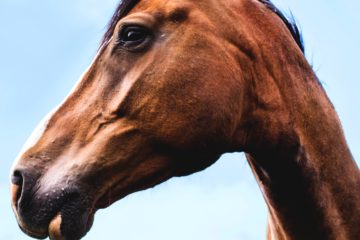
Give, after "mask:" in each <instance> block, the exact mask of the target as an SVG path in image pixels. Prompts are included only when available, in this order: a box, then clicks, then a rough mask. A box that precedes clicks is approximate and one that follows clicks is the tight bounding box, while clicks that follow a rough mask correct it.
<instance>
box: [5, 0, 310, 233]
mask: <svg viewBox="0 0 360 240" xmlns="http://www.w3.org/2000/svg"><path fill="white" fill-rule="evenodd" d="M269 39H271V43H270V42H269ZM260 43H261V44H260ZM285 45H286V46H288V47H291V48H293V49H294V51H293V52H295V54H294V56H298V57H299V58H303V55H302V53H301V51H300V49H299V48H298V46H297V45H296V42H295V41H294V39H293V38H292V36H291V34H290V32H289V31H288V30H287V29H286V26H285V25H284V24H283V22H282V21H281V19H279V18H278V16H276V14H274V13H273V12H271V11H269V9H268V8H267V7H266V6H265V5H264V4H263V3H261V2H260V1H252V0H236V1H235V0H233V1H227V0H226V1H206V0H202V1H191V0H186V1H166V0H152V1H135V0H133V1H129V0H125V1H123V2H122V3H121V4H120V5H119V8H118V9H117V11H116V13H115V15H114V17H113V19H112V21H111V23H110V26H109V30H108V31H107V33H106V34H105V37H104V40H103V42H102V44H101V47H100V48H99V51H98V54H97V56H96V57H95V59H94V61H93V63H92V64H91V66H90V67H89V69H88V70H87V71H86V72H85V74H84V75H83V76H82V77H81V79H80V81H79V82H78V84H77V85H76V86H75V88H74V90H73V91H72V92H71V93H70V95H69V96H68V97H67V98H66V99H65V100H64V102H63V103H62V104H61V105H60V106H59V107H58V108H56V109H55V110H54V111H53V112H52V113H51V114H49V115H48V117H46V119H45V120H44V121H43V122H42V123H41V124H40V126H39V128H38V129H37V130H36V131H35V132H34V135H33V137H31V138H30V140H29V142H28V143H27V144H26V146H25V147H24V150H23V151H22V153H21V154H20V155H19V157H18V159H17V160H16V162H15V163H14V166H13V173H12V205H13V209H14V212H15V215H16V217H17V220H18V223H19V225H20V227H21V228H22V229H23V231H24V232H26V233H27V234H29V235H30V236H33V237H37V238H45V237H47V236H48V235H50V237H51V238H56V239H61V238H65V239H79V238H81V237H82V236H84V235H85V234H86V232H87V231H88V230H89V229H90V228H91V225H92V222H93V217H94V214H95V212H96V211H97V210H98V209H101V208H106V207H107V206H109V205H110V204H112V203H113V202H115V201H117V200H119V199H121V198H123V197H125V196H126V195H128V194H130V193H133V192H135V191H139V190H143V189H147V188H150V187H153V186H155V185H157V184H159V183H161V182H163V181H165V180H167V179H169V178H171V177H174V176H184V175H188V174H191V173H194V172H197V171H200V170H202V169H204V168H206V167H208V166H210V165H211V164H212V163H214V162H215V161H216V160H217V159H218V158H219V157H220V156H221V154H223V153H225V152H233V151H244V150H246V147H247V143H248V141H249V139H251V138H252V136H254V135H256V130H257V127H258V126H260V124H258V125H257V122H258V118H257V117H255V116H256V113H254V112H253V111H251V110H252V109H253V104H254V102H257V104H262V103H263V102H266V103H271V104H270V106H272V107H274V108H276V107H277V102H278V99H280V97H279V95H277V93H278V92H277V91H275V93H274V92H273V93H272V94H273V95H271V96H270V95H269V94H268V93H267V92H268V91H265V89H263V91H257V93H256V94H257V95H256V96H255V93H254V92H255V91H251V89H252V88H254V87H255V86H254V84H255V80H257V79H259V78H261V76H262V75H264V74H267V72H266V71H265V70H264V68H263V67H258V65H257V64H261V66H263V65H264V64H265V63H268V64H271V63H270V62H271V61H270V60H271V59H270V58H267V57H266V56H265V55H266V54H270V53H274V50H275V49H281V48H282V47H283V46H285ZM263 49H267V50H266V52H264V50H263ZM264 54H265V55H264ZM271 87H272V86H270V88H271ZM257 90H258V88H257ZM266 121H267V123H268V124H269V125H271V124H272V120H270V118H269V119H266ZM269 125H268V126H269ZM251 126H252V127H251ZM259 132H260V130H259Z"/></svg>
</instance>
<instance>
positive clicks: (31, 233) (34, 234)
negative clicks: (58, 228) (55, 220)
mask: <svg viewBox="0 0 360 240" xmlns="http://www.w3.org/2000/svg"><path fill="white" fill-rule="evenodd" d="M18 225H19V227H20V229H21V231H23V232H24V233H25V234H27V235H28V236H30V237H32V238H37V239H45V238H47V236H48V231H47V230H44V232H37V231H34V230H30V229H29V228H27V227H25V226H23V223H22V222H21V221H19V223H18Z"/></svg>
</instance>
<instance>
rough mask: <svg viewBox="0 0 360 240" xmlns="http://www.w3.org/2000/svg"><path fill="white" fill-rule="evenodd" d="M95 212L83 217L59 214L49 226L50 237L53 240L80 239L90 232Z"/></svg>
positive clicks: (85, 214)
mask: <svg viewBox="0 0 360 240" xmlns="http://www.w3.org/2000/svg"><path fill="white" fill-rule="evenodd" d="M94 214H95V213H94V212H90V213H84V214H83V215H82V216H78V218H76V217H74V216H73V217H71V218H69V216H66V212H64V213H61V212H60V213H58V214H57V215H56V216H55V217H54V218H53V220H52V221H51V222H50V224H49V228H48V236H49V238H50V239H51V240H66V239H74V240H75V239H80V238H82V237H83V236H85V234H86V233H87V232H88V231H89V230H90V228H91V226H92V224H93V221H94Z"/></svg>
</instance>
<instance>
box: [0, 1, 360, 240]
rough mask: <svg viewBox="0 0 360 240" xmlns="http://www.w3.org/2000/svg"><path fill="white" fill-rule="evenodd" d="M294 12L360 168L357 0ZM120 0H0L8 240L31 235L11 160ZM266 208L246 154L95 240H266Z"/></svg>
mask: <svg viewBox="0 0 360 240" xmlns="http://www.w3.org/2000/svg"><path fill="white" fill-rule="evenodd" d="M274 2H275V3H276V4H277V5H278V6H280V8H281V9H284V10H289V9H291V11H292V12H293V14H294V16H295V18H296V19H297V20H298V22H299V24H300V26H301V28H302V30H303V33H304V39H305V44H306V49H307V51H306V52H307V53H306V55H307V57H308V59H309V61H310V62H311V63H312V65H313V66H314V69H315V71H316V73H317V74H318V76H319V78H320V80H321V81H322V83H323V84H324V87H325V89H326V91H327V93H328V95H329V97H330V99H331V100H332V102H333V103H334V105H335V107H336V109H337V111H338V114H339V116H340V119H341V120H342V123H343V127H344V131H345V134H346V137H347V140H348V143H349V146H350V149H351V150H352V153H353V155H354V157H355V159H357V160H358V163H360V162H359V161H360V137H359V136H360V126H359V123H360V111H359V109H360V94H359V91H360V78H359V63H360V61H359V56H360V47H359V43H360V31H359V28H358V26H359V24H360V15H359V14H358V10H359V9H360V3H359V1H355V0H348V1H339V0H317V1H311V0H303V1H297V0H287V1H286V0H276V1H274ZM116 4H117V1H114V0H106V1H100V0H71V1H70V0H62V1H48V0H38V1H26V0H0V29H1V35H0V36H1V37H0V54H1V55H0V116H1V117H0V126H1V135H0V152H1V160H0V196H1V198H0V240H22V239H24V240H25V239H29V238H27V237H26V236H25V235H23V234H22V233H21V231H20V230H19V229H18V227H17V224H16V222H15V218H14V217H13V214H12V212H11V210H10V201H9V199H10V196H9V190H8V175H9V169H10V166H11V163H12V161H13V160H14V158H15V157H16V155H17V153H18V152H19V150H20V148H21V146H22V144H23V143H24V142H25V140H26V138H27V137H28V136H29V135H30V133H31V132H32V130H33V129H34V128H35V126H36V125H37V123H38V122H39V121H40V120H41V119H42V117H43V116H44V115H45V114H46V113H47V112H48V111H50V110H51V109H52V108H53V107H54V106H56V105H57V104H58V103H59V102H61V100H62V99H63V98H64V97H65V96H66V95H67V93H68V92H69V90H70V89H71V87H72V86H73V84H74V83H75V82H76V81H77V79H78V78H79V76H80V75H81V74H82V72H83V71H84V70H85V68H86V67H87V66H88V65H89V64H90V62H91V60H92V58H93V57H94V55H95V52H96V49H97V46H98V43H99V41H100V38H101V36H102V34H103V32H104V27H105V25H106V23H107V22H108V20H109V18H110V16H111V14H112V12H113V10H114V8H115V6H116ZM265 228H266V208H265V204H264V202H263V199H262V197H261V194H260V191H259V190H258V187H257V185H256V183H255V181H254V178H253V177H252V175H251V172H250V171H249V168H248V166H247V164H246V162H245V158H244V156H243V155H242V154H228V155H225V156H224V157H223V158H221V159H220V160H219V161H218V162H217V163H216V164H215V165H213V166H212V167H210V168H209V169H207V170H206V171H203V172H201V173H198V174H195V175H192V176H190V177H186V178H176V179H172V180H170V181H168V182H166V183H164V184H162V185H160V186H158V187H156V188H154V189H150V190H147V191H144V192H140V193H136V194H133V195H131V196H129V197H127V198H125V199H123V200H121V201H119V202H117V203H116V204H114V205H113V206H111V207H110V208H108V209H106V210H102V211H100V212H99V213H98V214H97V216H96V219H95V224H94V227H93V229H92V230H91V232H90V233H89V234H88V235H87V236H86V237H85V239H88V240H95V239H99V238H103V239H114V237H115V236H116V238H115V239H127V240H132V239H134V240H137V239H149V240H152V239H154V240H155V239H156V240H162V239H164V240H165V239H172V240H177V239H190V240H191V239H208V240H212V239H214V240H215V239H224V240H232V239H245V240H257V239H265Z"/></svg>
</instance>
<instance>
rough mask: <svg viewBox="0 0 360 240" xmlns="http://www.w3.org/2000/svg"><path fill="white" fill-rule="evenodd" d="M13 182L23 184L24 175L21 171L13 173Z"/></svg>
mask: <svg viewBox="0 0 360 240" xmlns="http://www.w3.org/2000/svg"><path fill="white" fill-rule="evenodd" d="M11 183H12V184H14V185H18V186H22V184H23V176H22V175H21V173H20V171H18V170H16V171H14V173H13V175H12V176H11Z"/></svg>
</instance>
